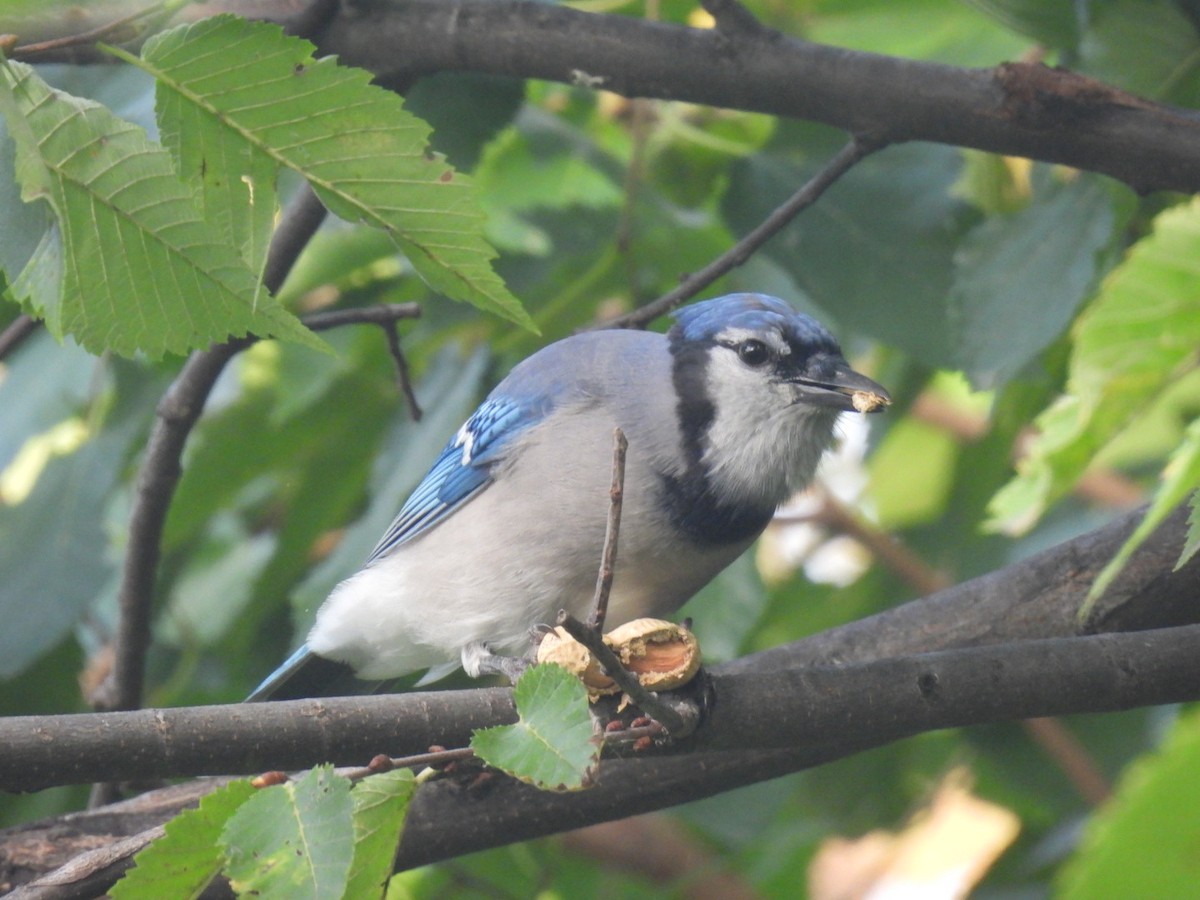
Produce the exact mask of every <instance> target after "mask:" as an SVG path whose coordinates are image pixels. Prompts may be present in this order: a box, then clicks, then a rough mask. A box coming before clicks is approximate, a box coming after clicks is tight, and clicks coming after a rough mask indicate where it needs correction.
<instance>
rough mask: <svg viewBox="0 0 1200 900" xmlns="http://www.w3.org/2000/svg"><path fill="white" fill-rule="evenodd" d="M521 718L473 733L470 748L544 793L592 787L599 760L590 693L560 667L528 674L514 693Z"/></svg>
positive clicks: (483, 758) (522, 678) (533, 671)
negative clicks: (590, 707) (593, 775)
mask: <svg viewBox="0 0 1200 900" xmlns="http://www.w3.org/2000/svg"><path fill="white" fill-rule="evenodd" d="M513 700H514V701H515V702H516V705H517V714H518V715H519V716H520V720H519V721H518V722H517V723H516V724H515V725H497V726H496V727H495V728H484V729H481V730H479V731H476V732H475V735H474V737H473V738H472V739H471V748H472V749H473V750H474V751H475V753H476V754H478V755H479V757H480V759H482V760H484V761H485V762H486V763H488V764H489V765H492V766H495V767H496V768H498V769H503V770H504V771H505V772H507V773H508V774H509V775H512V776H513V777H514V778H519V779H520V780H521V781H525V782H528V783H529V784H535V785H537V786H538V787H540V788H542V789H543V790H550V791H577V790H581V789H582V788H585V787H588V786H590V784H591V780H592V774H593V772H594V771H595V768H596V765H597V764H598V763H599V761H600V742H599V741H598V740H597V739H596V735H595V730H594V726H593V724H592V717H591V713H590V712H589V710H588V700H587V689H586V688H585V687H584V686H583V683H582V682H581V681H579V679H578V678H575V677H574V676H573V675H571V674H570V673H569V672H567V670H566V669H564V668H563V667H562V666H557V665H540V666H534V667H533V668H531V669H529V670H528V671H526V672H525V674H524V675H522V676H521V678H520V680H519V681H518V682H517V685H516V687H515V688H514V689H513Z"/></svg>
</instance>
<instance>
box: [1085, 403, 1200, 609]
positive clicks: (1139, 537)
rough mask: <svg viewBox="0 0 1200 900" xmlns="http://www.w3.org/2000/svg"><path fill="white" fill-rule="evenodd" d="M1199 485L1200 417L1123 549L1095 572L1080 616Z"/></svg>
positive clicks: (1168, 467) (1169, 466) (1174, 456)
mask: <svg viewBox="0 0 1200 900" xmlns="http://www.w3.org/2000/svg"><path fill="white" fill-rule="evenodd" d="M1197 487H1200V419H1196V420H1195V421H1194V422H1192V424H1191V425H1189V426H1188V429H1187V432H1186V434H1185V435H1184V438H1183V441H1182V442H1181V443H1180V444H1179V446H1178V447H1177V448H1175V452H1174V453H1173V454H1172V456H1171V461H1170V462H1169V463H1167V467H1166V469H1165V470H1164V471H1163V480H1162V484H1160V485H1159V486H1158V491H1157V492H1156V493H1155V495H1154V500H1153V501H1152V502H1151V503H1150V508H1149V509H1147V510H1146V515H1145V516H1143V517H1142V521H1141V522H1140V523H1138V527H1137V528H1135V529H1134V531H1133V534H1131V535H1130V536H1129V537H1128V538H1126V540H1125V543H1124V544H1122V545H1121V549H1120V550H1118V551H1117V555H1116V556H1114V557H1113V558H1112V560H1110V561H1109V563H1108V565H1106V566H1105V567H1104V568H1103V570H1101V572H1100V574H1099V575H1098V576H1096V580H1095V581H1094V582H1093V583H1092V589H1091V590H1090V591H1088V596H1087V600H1086V601H1085V602H1084V604H1083V608H1082V609H1080V611H1079V617H1080V618H1081V619H1086V618H1087V615H1088V613H1089V612H1091V609H1092V606H1093V605H1094V603H1095V602H1096V600H1097V599H1098V598H1099V597H1100V595H1101V594H1103V593H1104V592H1105V590H1107V589H1108V586H1109V585H1110V584H1112V581H1113V579H1114V578H1116V577H1117V575H1118V574H1120V572H1121V569H1123V568H1124V567H1125V564H1126V563H1127V562H1129V558H1130V557H1131V556H1133V554H1134V551H1136V550H1137V548H1138V547H1140V546H1141V545H1142V542H1143V541H1144V540H1146V538H1148V537H1149V536H1150V535H1151V534H1153V533H1154V530H1155V529H1156V528H1158V526H1159V525H1161V524H1162V523H1163V521H1164V520H1165V519H1166V518H1167V516H1169V515H1170V514H1171V513H1172V512H1173V511H1174V510H1175V507H1177V506H1178V505H1179V504H1180V503H1182V502H1183V501H1184V499H1185V498H1186V497H1187V496H1188V495H1189V494H1191V493H1192V492H1194V491H1195V490H1196V488H1197ZM1193 530H1194V528H1193ZM1186 552H1187V550H1186V549H1185V550H1184V553H1185V554H1186ZM1183 559H1184V557H1182V556H1181V557H1180V562H1181V563H1182V561H1183Z"/></svg>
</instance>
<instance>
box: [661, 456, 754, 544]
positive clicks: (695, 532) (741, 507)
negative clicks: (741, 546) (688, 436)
mask: <svg viewBox="0 0 1200 900" xmlns="http://www.w3.org/2000/svg"><path fill="white" fill-rule="evenodd" d="M659 478H660V479H661V482H662V496H663V501H664V506H665V507H666V510H667V514H668V516H669V517H670V519H671V523H672V524H673V525H675V527H676V528H678V529H679V530H680V531H682V532H683V533H684V534H686V535H687V536H688V537H689V538H691V539H692V540H693V541H694V542H695V543H697V544H700V545H702V546H704V545H707V546H713V545H718V546H719V545H722V544H736V543H741V542H742V541H748V540H750V539H751V538H754V537H756V536H757V535H759V534H760V533H761V532H762V530H763V529H764V528H766V527H767V523H768V522H770V521H771V516H773V515H774V514H775V507H773V506H769V507H760V506H750V505H747V504H731V503H721V502H719V501H718V500H717V499H716V497H715V496H714V495H713V492H712V490H711V489H710V487H709V484H708V477H707V475H706V474H705V473H704V471H703V469H701V468H695V469H688V471H687V472H685V473H684V474H683V476H682V477H677V476H674V475H661V474H660V475H659Z"/></svg>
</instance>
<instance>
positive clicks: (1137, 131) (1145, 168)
mask: <svg viewBox="0 0 1200 900" xmlns="http://www.w3.org/2000/svg"><path fill="white" fill-rule="evenodd" d="M347 7H348V8H350V9H351V10H352V11H350V12H344V13H343V14H341V15H339V16H337V17H335V18H334V19H333V20H332V21H331V22H330V24H329V27H328V28H327V29H326V31H325V33H324V34H323V35H322V36H321V37H320V38H319V39H318V40H319V43H320V46H321V49H322V51H323V52H326V53H335V54H337V55H338V56H339V57H340V58H341V59H342V61H343V62H346V63H348V64H351V65H357V66H362V67H364V68H367V69H370V70H371V71H373V72H377V73H382V74H387V73H391V72H395V71H396V70H397V69H398V68H400V67H403V69H404V70H405V71H408V72H416V73H419V74H421V73H430V72H442V71H474V72H486V73H491V74H496V75H508V76H516V77H521V78H541V79H546V80H550V81H561V82H566V83H573V84H577V83H582V82H584V81H586V82H587V83H588V84H595V85H597V86H599V87H602V88H604V89H605V90H610V91H615V92H616V93H619V94H624V95H626V96H630V97H656V98H661V99H668V100H687V101H691V102H694V103H703V104H707V105H711V106H722V107H729V108H732V109H742V110H753V111H757V112H765V113H773V114H775V115H780V116H787V117H790V118H797V119H807V120H811V121H816V122H824V123H826V124H829V125H833V126H836V127H838V128H842V129H844V130H846V131H848V132H850V133H851V134H856V135H863V136H871V137H874V138H877V139H881V140H885V141H906V140H923V141H935V142H937V143H944V144H954V145H958V146H963V147H975V148H977V149H980V150H988V151H991V152H994V153H1004V154H1010V155H1014V156H1027V157H1030V158H1033V159H1040V160H1045V161H1047V162H1056V163H1064V164H1067V165H1071V166H1075V167H1078V168H1081V169H1087V170H1090V171H1094V172H1100V173H1103V174H1105V175H1111V176H1112V177H1114V178H1117V179H1120V180H1121V181H1124V182H1126V183H1128V184H1130V185H1132V186H1133V187H1135V188H1136V189H1138V190H1140V191H1147V190H1152V189H1160V188H1169V189H1173V190H1180V191H1187V192H1193V191H1196V190H1200V153H1197V152H1196V147H1197V146H1200V116H1197V115H1196V114H1195V113H1193V112H1190V111H1184V110H1178V109H1173V108H1170V107H1166V106H1163V105H1160V104H1156V103H1152V102H1150V101H1148V100H1144V99H1142V98H1140V97H1135V96H1133V95H1130V94H1126V93H1124V92H1123V91H1119V90H1116V89H1115V88H1112V87H1109V86H1107V85H1105V84H1103V83H1101V82H1097V81H1093V80H1092V79H1089V78H1085V77H1083V76H1080V75H1076V74H1073V73H1069V72H1063V71H1059V70H1054V69H1049V68H1046V67H1044V66H1041V65H1033V64H1025V63H1006V64H1004V65H1001V66H998V67H996V68H994V69H964V68H958V67H954V66H946V65H941V64H938V63H930V62H920V61H915V60H905V59H897V58H894V57H887V56H878V55H875V54H871V53H862V52H857V51H852V50H844V49H840V48H836V47H826V46H822V45H820V44H813V43H808V42H804V41H799V40H794V39H791V38H788V37H785V36H783V35H780V34H778V33H775V32H771V31H769V30H762V31H759V30H755V29H746V30H735V31H729V30H721V29H710V30H703V29H697V28H686V27H683V26H679V25H671V24H664V23H658V22H646V21H639V20H637V19H633V18H630V17H627V16H615V15H596V14H593V13H585V12H580V11H578V10H574V9H570V8H568V7H565V6H556V5H551V4H545V3H538V2H531V0H504V2H501V0H406V2H404V3H389V2H379V0H374V2H360V3H357V4H353V5H352V6H351V5H349V4H348V5H347ZM596 79H599V81H596Z"/></svg>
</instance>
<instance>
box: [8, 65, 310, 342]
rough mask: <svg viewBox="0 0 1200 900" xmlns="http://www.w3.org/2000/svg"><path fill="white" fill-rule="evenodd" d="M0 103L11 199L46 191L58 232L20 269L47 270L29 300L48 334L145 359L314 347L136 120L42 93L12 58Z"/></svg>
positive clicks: (39, 196) (29, 198) (29, 71)
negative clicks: (241, 345) (222, 344)
mask: <svg viewBox="0 0 1200 900" xmlns="http://www.w3.org/2000/svg"><path fill="white" fill-rule="evenodd" d="M0 112H3V113H4V115H5V118H6V119H7V120H8V124H9V128H10V130H11V132H12V134H13V136H14V138H15V139H16V145H17V177H18V180H19V181H20V183H21V186H22V196H23V197H24V198H25V199H26V200H27V201H32V200H36V199H43V200H46V201H47V202H48V203H49V204H50V206H51V208H52V209H53V210H54V214H55V216H56V217H57V223H58V231H59V232H60V233H61V242H62V246H61V248H58V247H57V246H56V242H57V240H58V235H57V234H56V233H55V232H54V229H51V231H49V232H47V237H44V238H43V241H42V245H41V247H40V248H39V251H38V252H37V253H35V256H34V259H33V260H31V261H30V263H29V265H28V266H27V267H26V270H27V272H33V276H32V280H33V281H37V280H39V279H46V278H52V279H56V280H50V281H49V283H48V284H46V285H43V286H42V287H41V289H40V291H39V292H38V293H37V294H36V296H33V298H32V300H31V303H32V304H33V312H34V313H35V314H36V315H38V316H40V317H43V318H44V319H45V321H46V324H47V326H48V327H49V328H50V330H51V332H52V333H53V334H55V335H56V336H59V337H61V336H63V335H65V334H70V335H72V336H74V337H75V339H76V340H78V341H79V343H80V344H82V345H83V346H84V347H86V348H87V349H89V350H92V351H93V352H97V353H99V352H103V351H106V350H112V351H115V352H117V353H120V354H123V355H132V354H134V353H136V352H139V351H141V352H144V353H146V354H147V355H149V356H151V357H160V356H162V355H163V354H164V353H186V352H187V351H189V350H192V349H195V348H197V347H203V346H207V345H208V344H210V343H212V342H214V341H221V340H225V339H226V338H228V337H229V336H231V335H234V336H240V335H244V334H250V333H253V334H258V335H262V336H267V335H273V336H276V337H281V338H288V339H291V340H296V341H299V342H302V343H306V344H308V345H309V346H312V347H322V346H323V344H322V342H321V341H320V339H319V338H317V337H316V335H314V334H313V333H312V332H310V331H309V330H308V329H306V328H304V326H302V325H301V324H300V323H299V321H298V320H297V319H296V318H295V317H294V316H292V315H291V314H290V313H288V312H287V311H286V310H284V309H283V308H282V307H280V306H279V305H278V304H277V303H276V302H275V301H274V300H273V299H271V298H270V297H269V296H267V295H266V294H264V293H263V292H262V291H261V290H260V287H259V284H258V279H257V278H256V276H255V274H254V273H253V272H251V271H250V269H249V268H247V267H246V265H245V264H244V263H243V262H242V261H241V260H240V259H239V258H238V256H237V253H236V252H234V251H233V250H232V249H231V248H230V247H229V246H228V245H227V244H225V243H223V242H222V240H221V239H220V236H219V235H218V234H217V233H216V232H215V231H214V230H213V229H211V228H210V227H209V226H208V225H207V224H206V223H205V222H204V220H203V219H202V218H201V215H200V212H199V210H198V209H197V208H196V205H195V203H194V201H193V199H192V197H191V194H190V192H189V191H188V189H187V188H186V187H185V186H184V185H183V184H182V183H181V182H180V181H179V179H178V177H177V176H176V175H175V172H174V169H173V167H172V165H171V159H170V156H169V154H167V153H166V152H165V151H164V150H163V149H162V148H161V147H160V146H158V145H157V144H155V143H153V142H152V141H150V140H149V139H148V138H147V137H146V135H145V132H143V131H142V130H141V129H140V128H138V127H136V126H134V125H131V124H130V123H128V122H124V121H122V120H120V119H118V118H116V117H115V116H113V115H112V114H111V113H110V112H109V111H108V110H107V109H105V108H104V107H102V106H100V105H99V104H96V103H93V102H91V101H88V100H81V99H79V98H77V97H71V96H68V95H65V94H62V93H59V92H57V91H52V90H51V89H50V88H49V87H47V85H46V84H45V82H43V81H42V80H41V79H40V78H39V77H38V76H37V75H36V74H34V72H33V70H32V69H31V68H29V67H28V66H24V65H21V64H19V63H7V64H4V65H3V66H0ZM59 254H61V258H62V259H63V260H66V261H67V262H68V263H69V264H67V265H64V266H63V267H62V276H61V279H57V278H56V275H57V273H56V272H55V271H54V270H53V269H48V268H46V265H47V263H48V261H50V260H54V259H57V256H58V255H59ZM29 280H30V279H26V282H27V284H28V281H29ZM15 293H16V294H17V296H23V294H25V293H27V292H22V291H21V290H17V291H16V292H15Z"/></svg>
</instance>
